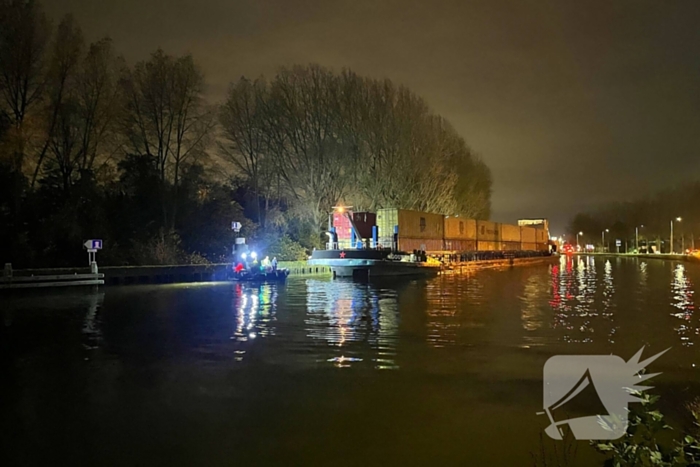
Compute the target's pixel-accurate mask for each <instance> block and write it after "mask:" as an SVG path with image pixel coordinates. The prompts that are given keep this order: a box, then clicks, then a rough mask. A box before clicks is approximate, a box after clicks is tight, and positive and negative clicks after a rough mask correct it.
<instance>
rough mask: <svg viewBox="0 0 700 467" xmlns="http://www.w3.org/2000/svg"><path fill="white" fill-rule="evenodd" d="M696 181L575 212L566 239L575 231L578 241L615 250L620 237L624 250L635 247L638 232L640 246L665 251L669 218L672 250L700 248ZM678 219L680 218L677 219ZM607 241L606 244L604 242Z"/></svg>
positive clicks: (669, 235) (699, 194)
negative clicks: (578, 233)
mask: <svg viewBox="0 0 700 467" xmlns="http://www.w3.org/2000/svg"><path fill="white" fill-rule="evenodd" d="M699 198H700V182H697V181H694V182H688V183H685V184H681V185H679V186H677V187H674V188H671V189H667V190H662V191H659V192H657V193H654V194H653V195H649V196H646V197H643V198H640V199H637V200H632V201H626V202H619V203H611V204H608V205H604V206H600V207H599V208H597V209H594V210H591V211H588V212H582V213H578V214H577V215H576V216H575V217H574V218H573V220H572V222H571V226H570V228H569V234H570V235H571V237H570V238H573V237H574V236H575V235H576V233H577V232H583V234H584V235H583V237H581V236H579V237H580V239H579V241H580V243H581V244H583V243H587V244H593V245H603V232H604V231H605V244H604V246H605V247H606V248H607V247H609V246H610V245H611V246H612V248H613V250H614V249H615V240H616V239H620V240H621V241H622V245H623V247H622V248H621V250H620V251H624V245H625V242H626V244H627V249H628V250H630V251H631V250H632V249H633V248H634V247H635V244H634V243H635V240H636V236H637V235H638V237H639V240H640V244H641V245H642V246H646V245H649V246H654V247H655V248H656V249H657V251H663V252H669V250H670V248H669V245H670V243H669V242H670V238H671V222H672V221H673V244H674V248H673V250H674V251H675V252H680V251H681V250H682V249H690V248H692V247H693V246H694V245H695V244H696V243H697V247H700V239H698V240H697V241H696V236H697V235H698V234H699V233H700V210H699V209H698V207H697V199H699ZM679 218H680V221H679V220H678V219H679ZM608 244H610V245H608Z"/></svg>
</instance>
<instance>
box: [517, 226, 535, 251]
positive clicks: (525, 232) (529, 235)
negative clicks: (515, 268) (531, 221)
mask: <svg viewBox="0 0 700 467" xmlns="http://www.w3.org/2000/svg"><path fill="white" fill-rule="evenodd" d="M520 234H521V236H522V237H521V238H522V242H523V243H535V242H537V229H535V228H533V227H521V230H520ZM523 250H525V247H523Z"/></svg>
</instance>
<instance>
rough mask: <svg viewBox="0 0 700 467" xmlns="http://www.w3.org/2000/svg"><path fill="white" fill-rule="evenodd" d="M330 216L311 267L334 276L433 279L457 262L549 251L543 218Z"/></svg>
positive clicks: (391, 212) (390, 211) (392, 212)
mask: <svg viewBox="0 0 700 467" xmlns="http://www.w3.org/2000/svg"><path fill="white" fill-rule="evenodd" d="M332 214H333V218H332V219H333V222H332V224H331V222H330V218H329V229H328V232H327V234H328V243H327V244H326V249H325V250H316V251H314V252H313V254H312V256H311V258H310V259H309V264H310V265H318V266H327V267H330V268H331V272H332V274H333V276H334V277H358V276H361V277H372V276H403V275H435V274H437V273H438V272H439V271H440V269H441V266H442V265H443V264H446V263H450V262H456V260H457V259H458V258H467V257H468V258H479V259H481V258H482V257H483V258H484V259H487V258H489V259H490V258H493V259H497V258H502V259H511V260H512V259H513V258H516V257H520V256H532V255H535V256H543V255H547V254H549V253H550V248H551V243H550V242H549V232H548V225H547V221H546V220H544V219H537V220H531V219H526V220H522V221H519V223H518V225H510V224H502V223H497V222H491V221H483V220H477V219H468V218H464V217H459V216H443V215H441V214H434V213H428V212H420V211H411V210H406V209H394V208H387V209H379V210H378V211H377V213H376V214H375V213H366V212H362V213H358V212H356V213H352V212H350V211H346V210H343V209H342V208H341V209H340V210H339V211H336V212H334V213H332Z"/></svg>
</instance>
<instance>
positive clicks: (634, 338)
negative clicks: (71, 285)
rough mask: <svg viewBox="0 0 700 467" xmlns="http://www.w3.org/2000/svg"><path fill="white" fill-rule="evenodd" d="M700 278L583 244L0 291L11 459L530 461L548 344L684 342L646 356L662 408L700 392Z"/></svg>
mask: <svg viewBox="0 0 700 467" xmlns="http://www.w3.org/2000/svg"><path fill="white" fill-rule="evenodd" d="M698 283H700V266H699V265H695V264H688V263H679V262H672V261H668V262H667V261H661V260H638V259H621V258H603V257H596V258H592V257H590V258H586V257H584V258H574V259H571V258H569V259H567V258H561V259H560V260H555V261H553V262H552V263H551V264H542V265H538V266H528V267H518V268H513V269H504V270H483V271H478V272H475V273H472V274H470V275H460V276H440V277H437V278H434V279H428V280H413V281H411V280H408V281H406V280H404V281H399V282H396V281H387V282H377V283H369V284H368V283H357V282H349V281H340V280H336V281H331V280H330V279H313V278H312V279H309V278H290V279H289V281H288V283H287V284H285V285H262V286H251V285H245V284H231V283H216V284H211V283H208V284H189V285H171V286H133V287H121V288H120V287H116V288H114V287H111V288H104V289H101V290H100V291H99V292H92V293H91V292H89V291H87V292H86V291H83V292H81V293H78V292H76V291H61V292H60V293H56V292H51V293H47V292H42V293H32V294H23V295H12V296H4V297H0V300H2V301H1V302H0V303H1V304H2V317H3V326H2V327H0V329H1V330H2V331H1V332H2V334H1V335H0V336H1V339H2V343H1V345H2V362H1V364H2V366H1V367H0V371H1V373H0V396H1V400H0V408H1V409H2V417H1V418H0V427H1V429H2V439H1V441H0V443H2V446H0V447H1V448H2V450H1V451H0V452H1V454H0V459H4V460H6V461H10V462H9V464H10V465H37V464H44V465H58V464H59V463H60V464H61V465H176V466H180V465H183V466H184V465H300V466H301V465H304V466H306V465H309V466H311V465H322V466H326V465H328V466H331V465H335V466H345V465H348V466H350V465H401V466H405V465H508V466H517V465H533V464H532V457H531V453H535V452H539V451H540V433H541V431H542V429H543V428H544V427H545V426H546V425H547V424H548V423H547V420H546V419H545V418H544V417H543V416H542V415H536V412H540V411H542V367H543V365H544V363H545V361H546V360H547V358H549V357H550V356H552V355H556V354H610V353H614V354H616V355H620V356H621V357H623V358H625V359H629V357H631V356H632V355H633V354H634V353H635V352H636V351H637V350H638V349H639V348H640V347H641V346H643V345H645V346H646V350H645V355H647V352H648V355H651V354H652V352H654V353H655V352H658V351H661V350H663V349H666V348H668V347H670V348H671V350H670V351H669V352H668V353H667V354H665V355H664V356H663V357H661V359H659V360H658V361H657V362H655V363H654V364H653V367H652V368H651V369H652V370H653V371H655V372H656V371H662V372H663V374H662V375H660V376H657V377H656V378H655V380H654V383H655V385H656V388H655V389H654V390H653V391H655V392H657V393H660V394H661V395H662V401H664V402H665V403H666V405H665V406H664V407H663V408H665V409H667V410H669V411H671V415H673V412H674V411H675V410H677V407H679V406H682V403H683V402H684V401H688V400H690V399H692V398H693V397H696V396H700V373H699V372H698V370H699V369H698V368H696V364H698V365H700V354H699V353H698V345H699V344H700V316H698V315H696V314H695V289H696V284H698ZM577 458H578V460H579V463H580V465H591V464H590V463H591V462H593V461H594V460H595V459H596V458H595V457H592V454H591V453H590V452H588V450H587V448H586V447H585V446H584V445H581V446H580V449H579V452H578V455H577ZM59 461H60V462H59Z"/></svg>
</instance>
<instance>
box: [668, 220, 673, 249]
mask: <svg viewBox="0 0 700 467" xmlns="http://www.w3.org/2000/svg"><path fill="white" fill-rule="evenodd" d="M668 253H669V254H671V255H672V254H673V221H671V244H670V245H669V247H668Z"/></svg>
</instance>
